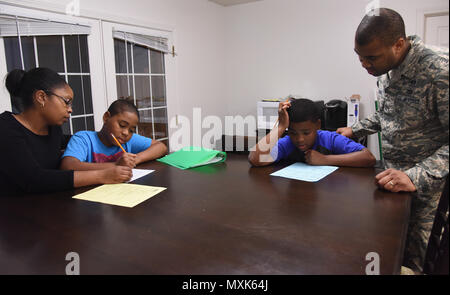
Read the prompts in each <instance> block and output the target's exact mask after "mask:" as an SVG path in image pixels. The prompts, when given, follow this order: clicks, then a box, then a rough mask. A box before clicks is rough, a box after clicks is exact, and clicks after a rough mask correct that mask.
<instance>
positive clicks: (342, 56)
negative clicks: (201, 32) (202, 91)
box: [225, 0, 448, 153]
mask: <svg viewBox="0 0 450 295" xmlns="http://www.w3.org/2000/svg"><path fill="white" fill-rule="evenodd" d="M369 2H370V1H368V0H264V1H259V2H254V3H250V4H247V5H238V6H232V7H228V8H227V9H226V22H227V26H226V35H225V39H226V44H227V45H226V61H227V62H226V101H227V103H226V107H227V109H226V113H227V114H240V115H242V116H246V115H254V116H256V102H257V101H258V100H261V99H262V98H282V97H285V96H287V95H289V94H294V95H295V94H299V95H303V96H305V97H307V98H310V99H312V100H325V101H328V100H331V99H343V98H345V97H349V96H351V95H352V94H355V93H357V94H360V95H361V96H362V102H361V103H362V109H361V115H362V116H363V117H364V116H366V115H368V114H369V113H372V112H373V111H374V106H373V98H374V95H373V89H374V87H375V85H376V78H374V77H372V76H370V75H368V74H367V72H366V71H365V70H364V69H363V68H362V67H361V65H360V63H359V60H358V57H357V55H356V54H355V53H354V50H353V40H354V33H355V31H356V28H357V26H358V24H359V22H360V21H361V19H362V17H363V16H364V13H365V7H366V5H367V4H369ZM380 6H381V7H388V8H392V9H394V10H396V11H398V12H399V13H400V14H401V15H402V16H403V18H404V20H405V23H406V31H407V34H408V35H409V34H415V33H416V27H417V24H416V20H417V13H418V11H420V10H424V9H428V8H442V7H447V8H448V1H447V0H428V1H421V0H412V1H411V0H391V1H389V0H386V1H382V0H381V1H380ZM374 152H375V153H376V148H375V150H374Z"/></svg>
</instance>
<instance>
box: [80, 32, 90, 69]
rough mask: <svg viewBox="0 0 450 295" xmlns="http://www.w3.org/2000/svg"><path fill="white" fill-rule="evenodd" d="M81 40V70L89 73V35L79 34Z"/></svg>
mask: <svg viewBox="0 0 450 295" xmlns="http://www.w3.org/2000/svg"><path fill="white" fill-rule="evenodd" d="M78 37H79V41H80V54H81V72H82V73H89V72H90V68H89V51H88V50H89V49H88V41H87V35H79V36H78Z"/></svg>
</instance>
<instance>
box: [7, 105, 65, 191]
mask: <svg viewBox="0 0 450 295" xmlns="http://www.w3.org/2000/svg"><path fill="white" fill-rule="evenodd" d="M0 137H1V138H2V140H1V143H0V156H1V157H2V158H3V161H2V163H1V165H0V195H12V194H17V193H26V192H27V193H38V192H54V191H61V190H67V189H71V188H73V171H62V170H58V168H59V164H60V161H61V148H62V144H63V141H64V139H63V134H62V130H61V127H60V126H51V127H50V128H49V134H48V135H36V134H34V133H33V132H31V131H30V130H28V129H27V128H25V127H24V126H23V125H22V124H21V123H19V121H17V120H16V118H14V117H13V115H12V114H11V113H10V112H4V113H2V114H0Z"/></svg>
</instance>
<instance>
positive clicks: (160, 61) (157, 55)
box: [150, 49, 164, 74]
mask: <svg viewBox="0 0 450 295" xmlns="http://www.w3.org/2000/svg"><path fill="white" fill-rule="evenodd" d="M150 64H151V65H152V74H164V54H163V53H162V52H160V51H156V50H153V49H150Z"/></svg>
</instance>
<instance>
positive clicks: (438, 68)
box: [352, 36, 449, 194]
mask: <svg viewBox="0 0 450 295" xmlns="http://www.w3.org/2000/svg"><path fill="white" fill-rule="evenodd" d="M408 39H409V40H410V41H411V48H410V50H409V52H408V54H407V56H406V57H405V59H404V61H403V62H402V63H401V65H400V66H399V67H397V68H396V69H393V70H390V71H389V72H388V73H386V74H384V75H382V76H380V77H379V78H378V81H377V84H378V94H377V95H378V101H379V110H378V111H377V112H376V113H374V114H373V115H372V116H370V117H368V118H366V119H364V120H362V121H360V122H358V123H357V124H355V125H354V126H353V127H352V130H353V133H354V135H355V136H356V137H361V136H364V135H367V134H372V133H375V132H378V131H381V138H382V152H383V158H384V160H385V166H386V167H387V168H394V169H398V170H401V171H404V172H405V173H406V174H407V175H408V176H409V178H410V179H411V180H412V182H413V183H414V185H415V186H416V188H417V192H418V193H419V194H423V193H425V194H430V193H433V192H436V191H437V190H439V189H440V187H441V186H442V181H443V179H444V178H445V177H446V176H447V174H448V166H449V157H448V153H449V150H448V145H449V130H448V127H449V126H448V119H449V117H448V116H449V113H448V111H449V102H448V88H449V81H448V48H447V49H442V48H436V47H434V48H432V47H428V46H425V45H424V44H423V42H422V41H421V40H420V38H419V37H417V36H411V37H409V38H408Z"/></svg>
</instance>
